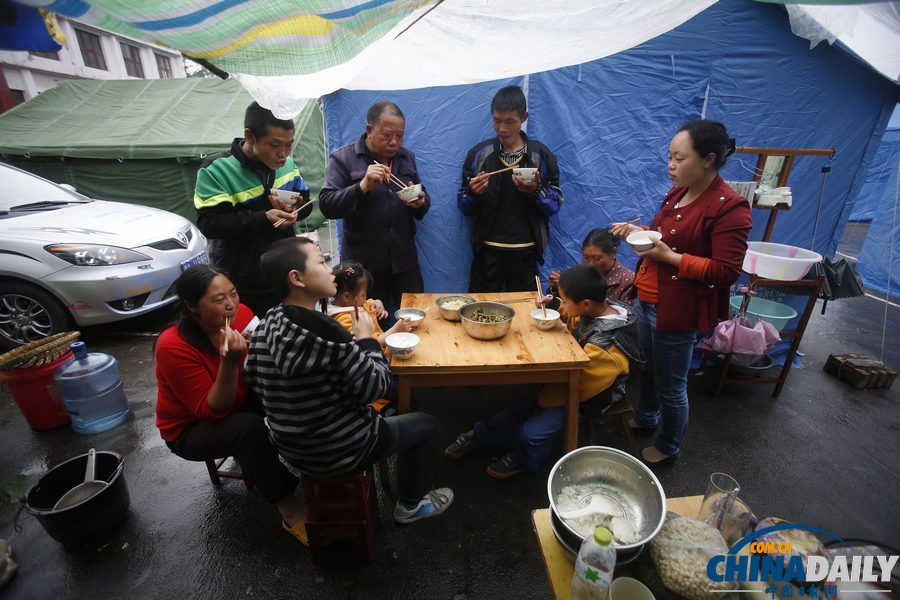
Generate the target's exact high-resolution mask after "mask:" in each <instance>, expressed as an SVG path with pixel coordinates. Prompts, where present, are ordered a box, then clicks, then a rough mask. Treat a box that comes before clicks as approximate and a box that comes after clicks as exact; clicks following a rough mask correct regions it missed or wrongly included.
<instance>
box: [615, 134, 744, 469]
mask: <svg viewBox="0 0 900 600" xmlns="http://www.w3.org/2000/svg"><path fill="white" fill-rule="evenodd" d="M734 149H735V146H734V140H733V139H730V138H729V137H728V132H727V131H726V130H725V126H724V125H722V124H721V123H717V122H715V121H709V120H706V119H699V120H696V121H691V122H689V123H687V124H685V125H683V126H682V127H681V129H679V130H678V133H677V134H676V135H675V137H674V138H672V143H671V144H670V145H669V165H668V166H669V179H670V180H671V181H672V184H673V185H674V187H673V188H672V189H671V190H669V192H668V193H667V194H666V195H665V197H664V198H663V201H662V206H661V208H660V210H659V212H658V213H657V214H656V217H655V218H654V219H653V223H652V224H651V225H650V227H649V228H648V227H643V228H642V227H637V226H635V225H628V224H625V223H616V224H615V225H613V226H612V228H611V231H612V233H613V234H614V235H616V236H618V237H620V238H625V237H627V236H628V235H629V234H630V233H633V232H635V231H640V230H641V229H653V230H655V231H659V232H660V233H662V240H659V241H654V243H653V247H652V248H650V249H649V250H645V251H642V252H638V253H637V254H638V257H639V258H640V260H639V261H638V265H637V275H636V277H635V286H636V287H637V289H638V294H637V297H638V301H637V302H636V303H635V311H636V312H637V315H638V332H639V334H640V337H641V349H642V350H643V351H644V355H645V356H647V358H648V360H647V363H646V367H645V368H644V369H642V371H641V375H640V380H641V396H640V399H639V401H638V404H637V408H636V410H635V418H634V420H633V421H632V422H631V423H630V424H631V426H632V428H634V429H655V428H656V427H657V426H659V432H658V433H657V436H656V439H655V441H654V444H653V446H650V447H649V448H644V449H643V450H642V451H641V455H642V457H643V459H644V461H645V462H647V463H649V464H651V465H658V464H663V463H666V462H671V461H672V460H674V459H675V458H677V457H678V454H679V452H680V451H681V446H682V443H683V442H684V438H685V435H686V434H687V425H688V397H687V375H688V369H689V368H690V364H691V356H692V354H693V350H694V343H695V341H696V338H697V334H698V333H700V332H708V331H711V330H712V329H713V328H714V327H715V326H716V324H717V323H718V322H719V320H720V319H725V318H727V317H728V289H729V287H730V286H731V284H733V283H734V282H735V281H737V279H738V277H739V276H740V273H741V265H742V264H743V261H744V254H745V253H746V252H747V235H748V234H749V233H750V228H751V226H752V225H753V220H752V216H751V213H750V205H749V204H748V203H747V200H746V199H744V198H743V197H741V196H739V195H738V194H736V193H735V192H734V190H732V189H731V188H730V187H728V184H726V183H725V181H724V180H723V179H722V178H721V177H720V176H719V169H721V168H722V166H723V165H724V164H725V159H726V158H727V157H728V156H730V155H731V154H732V153H733V152H734Z"/></svg>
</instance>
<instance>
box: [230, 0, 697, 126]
mask: <svg viewBox="0 0 900 600" xmlns="http://www.w3.org/2000/svg"><path fill="white" fill-rule="evenodd" d="M714 3H715V0H655V1H653V2H647V1H646V0H579V1H577V2H570V1H565V2H553V1H550V0H447V1H445V2H441V3H439V4H437V5H436V6H430V7H426V8H423V9H421V10H419V11H417V12H415V13H413V14H412V15H410V16H409V17H407V18H406V19H405V20H404V21H402V22H401V23H399V24H398V25H397V26H396V27H395V28H394V30H393V31H391V32H390V33H389V34H388V35H386V36H384V37H383V38H382V39H381V40H379V41H377V42H375V43H373V44H372V45H370V46H368V47H367V48H366V49H364V50H363V51H362V52H360V53H359V54H358V55H357V56H356V57H354V58H353V59H351V60H349V61H348V62H345V63H343V64H342V65H340V66H337V67H334V68H330V69H325V70H323V71H319V72H317V73H313V74H309V75H284V76H252V75H242V74H239V73H235V74H234V75H235V77H237V78H238V79H239V80H240V82H241V83H242V84H243V85H244V87H245V88H247V91H249V92H250V94H251V95H252V96H253V97H254V98H256V99H257V100H258V101H259V102H260V104H263V105H264V106H268V107H269V108H270V109H272V110H273V111H274V112H275V113H276V114H279V116H284V117H288V116H292V115H293V114H295V113H296V112H298V111H299V110H301V109H302V107H303V106H304V105H305V103H306V101H307V99H308V98H318V97H319V96H324V95H325V94H328V93H331V92H333V91H335V90H338V89H341V88H344V89H357V90H402V89H417V88H425V87H431V86H448V85H459V84H466V83H479V82H482V81H493V80H496V79H503V78H506V77H514V76H518V75H525V74H527V73H538V72H541V71H549V70H551V69H557V68H560V67H566V66H571V65H576V64H580V63H585V62H589V61H592V60H596V59H598V58H603V57H605V56H610V55H612V54H616V53H617V52H621V51H623V50H627V49H629V48H632V47H634V46H637V45H638V44H641V43H643V42H646V41H647V40H649V39H652V38H654V37H656V36H658V35H660V34H662V33H665V32H666V31H669V30H671V29H674V28H675V27H678V26H679V25H681V24H682V23H684V22H685V21H687V20H688V19H690V18H691V17H693V16H694V15H696V14H697V13H699V12H701V11H702V10H703V9H705V8H707V7H709V6H711V5H712V4H714Z"/></svg>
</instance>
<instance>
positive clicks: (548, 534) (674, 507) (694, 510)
mask: <svg viewBox="0 0 900 600" xmlns="http://www.w3.org/2000/svg"><path fill="white" fill-rule="evenodd" d="M702 502H703V496H684V497H681V498H667V499H666V509H667V510H669V511H671V512H673V513H676V514H679V515H682V516H685V517H696V516H697V514H698V513H699V512H700V504H701V503H702ZM531 522H532V524H533V525H534V532H535V534H536V535H537V539H538V546H539V547H540V549H541V558H542V559H543V561H544V567H545V568H546V569H547V576H548V577H549V579H550V588H551V589H552V590H553V597H554V598H556V600H568V598H569V594H570V592H571V589H572V574H573V572H574V570H575V557H574V556H572V555H571V554H569V553H568V552H567V551H566V550H565V549H564V548H563V547H562V546H561V545H560V544H559V542H558V541H556V536H555V535H553V529H552V528H551V526H550V509H549V508H541V509H538V510H534V511H531Z"/></svg>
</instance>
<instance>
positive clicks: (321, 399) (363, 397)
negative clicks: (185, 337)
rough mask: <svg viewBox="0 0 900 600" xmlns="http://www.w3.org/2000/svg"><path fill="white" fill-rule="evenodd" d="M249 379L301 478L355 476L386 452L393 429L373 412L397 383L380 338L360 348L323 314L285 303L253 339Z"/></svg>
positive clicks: (280, 446)
mask: <svg viewBox="0 0 900 600" xmlns="http://www.w3.org/2000/svg"><path fill="white" fill-rule="evenodd" d="M245 375H246V380H247V383H248V384H249V385H250V387H251V388H253V390H254V391H255V392H256V393H257V395H258V396H259V397H260V398H261V399H262V404H263V408H264V409H265V411H266V416H267V417H268V423H269V431H270V433H269V435H270V437H271V440H272V443H273V445H274V446H275V448H276V449H277V450H278V452H279V453H280V454H281V456H282V457H283V458H284V459H285V460H286V461H287V462H288V463H290V464H291V465H293V466H294V467H296V468H297V469H298V470H299V471H300V472H301V473H307V474H310V475H340V474H347V473H353V472H356V471H359V470H360V469H361V468H363V467H365V466H367V465H368V464H372V463H373V462H374V461H375V460H376V459H377V458H378V457H379V456H380V455H381V454H382V453H383V452H384V450H386V449H387V446H388V443H389V442H390V432H389V430H388V429H387V425H386V424H385V422H384V419H382V418H381V417H379V416H378V414H377V413H375V411H374V410H373V409H371V408H369V407H367V406H366V404H367V403H368V402H371V401H373V400H376V399H378V398H383V397H384V394H385V392H386V391H387V389H388V384H389V380H390V367H389V365H388V362H387V359H385V356H384V353H383V352H382V351H381V347H380V346H379V345H378V342H377V341H375V340H374V339H365V340H359V341H357V340H356V338H354V337H353V335H352V334H351V333H350V332H348V331H347V330H346V329H344V328H343V327H341V326H340V325H339V324H338V323H337V322H336V321H335V320H333V319H331V318H330V317H328V316H326V315H324V314H322V313H320V312H315V311H311V310H307V309H305V308H301V307H298V306H290V305H286V304H280V305H278V306H276V307H275V308H272V309H271V310H269V312H268V313H266V316H265V318H264V319H263V321H262V323H260V325H259V327H257V329H256V332H255V333H254V334H253V338H252V339H251V341H250V353H249V355H248V357H247V363H246V366H245Z"/></svg>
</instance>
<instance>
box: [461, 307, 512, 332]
mask: <svg viewBox="0 0 900 600" xmlns="http://www.w3.org/2000/svg"><path fill="white" fill-rule="evenodd" d="M479 309H481V312H483V313H484V314H486V315H499V316H501V317H503V320H502V321H498V322H496V323H480V322H478V321H473V320H472V319H471V317H472V313H474V312H475V311H476V310H479ZM459 316H460V318H461V319H462V326H463V329H464V330H465V331H466V333H468V334H469V335H471V336H472V337H473V338H475V339H476V340H499V339H500V338H502V337H503V336H504V335H506V333H507V332H508V331H509V328H510V326H511V325H512V320H513V317H514V316H516V311H515V310H514V309H513V307H512V306H507V305H506V304H501V303H500V302H473V303H472V304H466V305H465V306H463V307H462V308H461V309H459Z"/></svg>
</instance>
